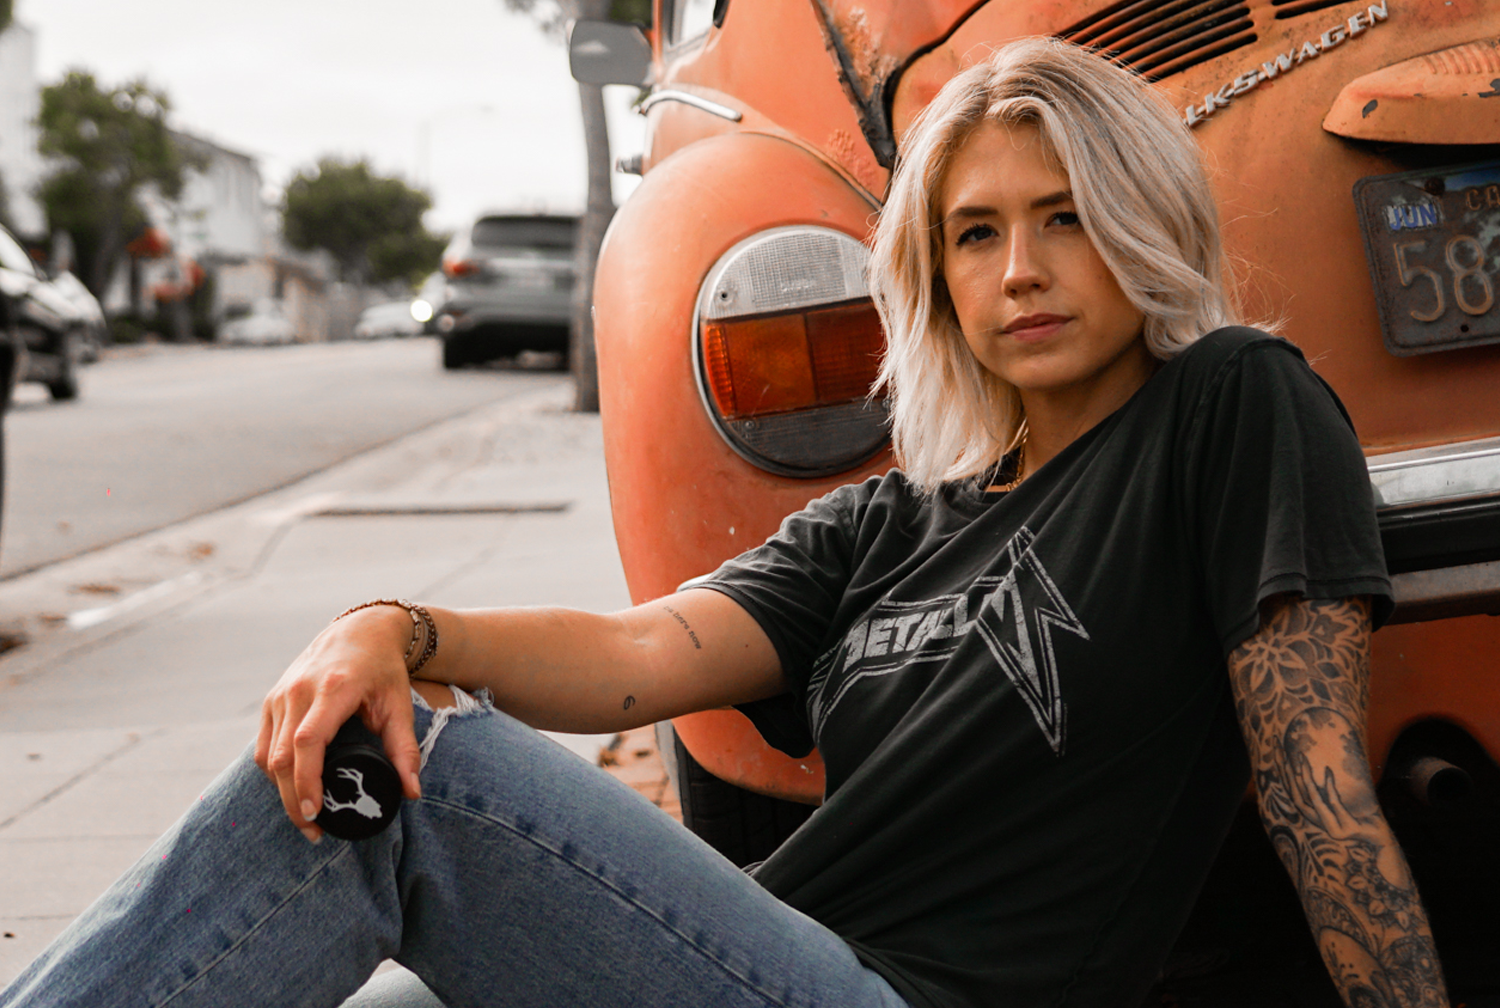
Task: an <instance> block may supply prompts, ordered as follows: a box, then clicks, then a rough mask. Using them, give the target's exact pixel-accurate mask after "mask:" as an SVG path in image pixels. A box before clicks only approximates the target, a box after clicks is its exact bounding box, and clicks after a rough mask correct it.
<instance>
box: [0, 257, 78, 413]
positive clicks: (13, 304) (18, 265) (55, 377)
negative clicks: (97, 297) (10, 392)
mask: <svg viewBox="0 0 1500 1008" xmlns="http://www.w3.org/2000/svg"><path fill="white" fill-rule="evenodd" d="M0 313H3V316H4V318H3V322H0V325H3V327H4V330H5V333H6V334H7V338H8V340H9V342H10V344H11V356H12V360H13V369H14V371H13V378H12V382H16V381H34V382H41V383H42V384H44V385H46V386H47V391H48V392H49V393H50V394H51V396H52V398H53V399H59V400H62V399H73V398H76V397H77V395H78V370H79V364H80V363H81V361H80V356H81V347H82V344H83V342H84V340H85V338H86V333H87V326H88V323H87V322H86V321H85V320H84V319H83V318H82V317H81V316H80V314H79V311H78V309H77V308H76V307H75V306H74V304H73V303H72V302H71V301H69V299H68V298H67V297H66V296H65V295H64V294H63V293H61V292H60V291H58V290H57V289H56V287H55V286H54V285H53V284H52V282H51V281H50V280H49V279H48V278H47V277H46V276H44V275H43V274H42V273H41V271H40V270H38V269H37V266H36V263H35V262H34V261H32V258H31V256H30V255H28V254H27V252H26V250H25V249H24V248H23V247H22V246H21V243H20V242H18V241H17V240H16V239H15V237H14V236H13V235H12V234H11V233H10V232H9V231H7V230H5V229H4V228H3V227H0Z"/></svg>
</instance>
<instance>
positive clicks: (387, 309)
mask: <svg viewBox="0 0 1500 1008" xmlns="http://www.w3.org/2000/svg"><path fill="white" fill-rule="evenodd" d="M421 331H422V323H421V322H419V321H417V318H416V316H415V314H414V313H413V305H412V302H410V301H386V302H384V303H382V304H375V305H371V306H370V307H368V308H366V309H365V310H364V311H362V312H360V313H359V321H357V322H355V323H354V338H355V339H385V338H388V337H392V336H415V335H417V334H418V333H420V332H421Z"/></svg>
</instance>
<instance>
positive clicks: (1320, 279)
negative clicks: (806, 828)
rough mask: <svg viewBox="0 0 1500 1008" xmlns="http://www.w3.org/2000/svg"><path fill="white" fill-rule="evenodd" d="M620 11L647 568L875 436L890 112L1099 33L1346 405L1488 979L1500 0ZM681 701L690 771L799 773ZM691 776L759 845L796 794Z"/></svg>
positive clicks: (1430, 885) (619, 234) (623, 293)
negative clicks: (633, 74) (963, 77)
mask: <svg viewBox="0 0 1500 1008" xmlns="http://www.w3.org/2000/svg"><path fill="white" fill-rule="evenodd" d="M617 27H618V26H617ZM630 30H632V31H633V30H634V29H630ZM640 34H641V37H643V38H644V39H645V42H648V43H649V50H646V49H645V48H644V45H645V42H643V43H641V44H642V46H643V48H642V50H641V52H642V55H641V59H642V60H644V61H649V71H648V81H647V84H646V87H647V91H646V95H645V98H644V101H643V102H642V103H641V105H640V108H641V110H642V111H643V113H644V114H645V116H646V117H647V119H648V124H647V133H646V136H647V139H646V145H645V149H644V151H643V152H642V153H641V155H640V158H639V162H638V164H637V165H635V166H634V167H635V168H636V170H639V171H640V172H641V173H642V174H643V181H642V182H641V184H640V186H639V187H638V189H637V190H636V191H635V192H634V194H633V195H632V196H631V198H630V199H629V200H628V201H627V202H626V203H625V205H624V206H623V207H622V208H621V210H620V211H619V212H618V214H617V215H616V217H615V219H614V222H613V224H612V226H611V228H610V230H609V233H608V235H607V237H606V240H605V244H604V248H603V251H602V253H601V257H600V262H599V269H598V276H597V279H596V287H595V294H594V300H595V306H596V308H595V310H596V338H597V342H598V359H599V375H600V399H601V409H602V413H603V415H604V420H605V438H606V453H607V461H608V467H609V478H610V487H611V496H612V506H613V511H614V521H615V527H616V532H617V537H618V541H619V547H620V552H621V556H622V559H623V562H624V566H625V572H626V576H627V579H628V582H629V585H630V590H631V593H632V595H633V597H634V598H635V600H636V601H638V602H639V601H644V600H647V599H650V598H653V597H657V596H661V595H664V594H667V593H669V592H671V591H673V590H674V589H675V588H676V587H677V586H678V585H680V584H681V583H683V582H684V581H686V580H688V579H690V578H692V577H694V576H696V575H700V574H703V573H705V572H707V571H710V570H712V569H713V568H714V567H716V566H717V565H718V564H719V563H720V562H721V561H722V560H724V559H725V558H728V557H731V556H734V555H736V554H738V553H739V552H741V551H743V550H745V549H747V548H750V547H752V546H755V545H757V544H758V543H760V542H761V541H762V540H763V539H764V538H765V537H766V536H767V535H769V534H770V533H771V532H773V531H774V530H775V529H776V527H777V525H778V523H779V522H780V520H781V518H782V517H783V516H784V515H785V514H787V513H789V512H791V511H793V510H796V509H798V508H800V507H802V506H803V505H804V504H805V503H806V502H807V501H808V500H810V499H812V498H814V497H816V496H819V495H821V494H823V493H826V492H827V491H829V490H831V489H832V488H833V487H835V486H837V485H840V484H842V483H847V482H852V481H856V480H859V479H862V478H864V477H865V476H867V475H869V474H872V473H876V472H879V471H882V470H884V469H886V468H888V467H889V466H890V465H891V458H890V456H889V453H888V450H887V447H886V442H885V441H884V439H883V436H882V433H881V427H880V424H881V421H882V420H883V410H882V408H881V405H880V404H879V403H878V402H875V403H871V402H868V401H867V400H866V399H865V394H866V392H867V391H868V388H869V384H870V380H871V378H872V377H873V375H874V361H875V358H876V356H877V355H878V353H879V350H880V346H881V337H880V333H879V324H878V320H877V319H876V317H875V314H874V312H873V309H872V307H871V305H870V302H869V299H868V296H867V293H866V291H865V289H864V287H863V280H862V278H861V275H860V269H861V267H862V264H863V258H862V257H863V255H864V245H863V243H864V242H866V241H867V240H868V238H869V236H870V234H871V230H872V226H873V223H874V221H875V220H876V218H877V215H878V214H879V212H880V207H881V201H882V195H883V193H884V190H885V187H886V185H887V182H888V180H889V177H890V171H891V168H892V165H893V163H894V158H895V156H896V152H897V151H898V150H899V148H900V142H901V137H902V134H903V132H904V131H905V130H906V128H907V127H908V126H909V125H910V123H911V122H912V120H913V117H914V116H915V115H916V114H917V113H918V112H919V111H920V110H921V109H922V108H923V107H924V106H925V105H926V104H927V102H928V101H930V100H931V98H932V97H933V95H934V94H935V93H936V91H937V90H938V89H939V88H940V87H941V86H942V84H943V83H944V82H945V81H946V80H948V79H949V78H950V77H951V76H952V75H953V74H954V73H955V72H956V71H957V70H959V69H960V68H962V67H964V66H966V65H969V64H970V63H972V62H974V61H975V60H977V59H981V58H983V56H984V55H985V53H986V52H987V51H988V49H989V48H990V47H991V46H993V45H994V44H996V43H1000V42H1003V41H1005V40H1007V39H1011V38H1015V37H1019V36H1027V35H1057V36H1061V37H1064V38H1068V39H1071V40H1073V41H1075V42H1077V43H1079V44H1082V45H1087V46H1091V47H1095V48H1097V49H1100V50H1102V51H1105V52H1108V53H1109V54H1111V56H1112V58H1113V59H1115V60H1117V61H1118V62H1120V63H1122V64H1124V65H1125V66H1127V67H1130V68H1131V69H1133V70H1135V71H1136V72H1138V73H1140V74H1143V75H1145V76H1146V77H1148V78H1149V79H1151V80H1152V81H1154V82H1155V83H1156V86H1158V87H1159V88H1161V89H1162V91H1163V92H1164V93H1165V94H1166V96H1167V97H1168V98H1169V99H1170V101H1171V102H1172V104H1173V105H1174V106H1175V107H1176V108H1178V109H1180V110H1181V112H1182V116H1183V119H1184V121H1185V122H1186V123H1187V124H1188V125H1190V126H1191V127H1192V129H1193V131H1194V133H1195V135H1196V136H1197V138H1198V139H1199V141H1200V143H1201V146H1202V149H1203V151H1204V155H1205V158H1206V162H1207V164H1208V166H1209V169H1210V172H1211V176H1212V180H1213V184H1214V186H1215V189H1216V193H1217V197H1218V200H1219V203H1220V207H1221V212H1222V217H1223V220H1224V228H1225V236H1226V241H1227V244H1228V247H1229V251H1230V253H1231V255H1232V256H1233V257H1234V258H1235V260H1236V261H1237V262H1238V263H1239V264H1240V265H1241V267H1242V274H1243V283H1242V288H1243V289H1242V293H1243V296H1244V300H1245V302H1246V304H1247V308H1248V314H1249V317H1252V318H1272V317H1274V318H1283V319H1285V325H1284V329H1283V333H1284V335H1286V336H1287V337H1288V338H1290V339H1291V340H1292V341H1293V342H1295V343H1296V344H1298V345H1299V346H1300V347H1301V348H1302V349H1303V350H1304V351H1305V353H1306V355H1307V357H1308V358H1309V360H1311V361H1312V362H1313V363H1314V366H1315V367H1316V369H1317V370H1318V372H1319V373H1320V374H1321V375H1322V376H1323V377H1324V378H1325V379H1326V380H1327V381H1329V382H1330V383H1331V384H1332V385H1333V387H1334V388H1335V389H1336V390H1337V391H1338V393H1339V395H1340V396H1341V397H1342V399H1343V401H1344V403H1345V404H1346V406H1347V408H1348V410H1349V412H1350V414H1351V415H1352V417H1353V419H1354V421H1355V424H1356V426H1357V428H1358V431H1359V434H1360V437H1361V441H1362V443H1363V445H1364V448H1365V451H1366V453H1367V456H1368V460H1369V468H1370V474H1371V479H1372V482H1373V484H1374V487H1375V490H1376V495H1377V500H1378V502H1379V506H1380V520H1381V526H1382V533H1383V536H1384V540H1385V544H1386V549H1387V554H1388V562H1389V564H1390V567H1391V570H1392V572H1393V574H1394V579H1395V584H1396V590H1397V593H1398V597H1399V607H1398V611H1397V614H1396V617H1395V619H1394V622H1393V623H1392V625H1390V626H1388V627H1386V628H1385V629H1383V630H1381V631H1380V632H1379V633H1378V634H1377V635H1376V636H1375V639H1374V653H1373V661H1374V681H1373V696H1372V708H1371V719H1370V752H1371V755H1372V758H1373V760H1374V762H1375V763H1376V766H1377V770H1378V772H1379V773H1380V775H1381V780H1382V784H1381V786H1382V794H1383V795H1384V796H1385V797H1386V798H1387V801H1388V812H1389V813H1390V815H1391V817H1392V819H1393V821H1394V822H1395V823H1396V825H1397V828H1398V832H1401V834H1402V839H1403V842H1404V843H1405V844H1406V845H1407V846H1408V849H1409V851H1410V852H1411V855H1412V858H1413V861H1414V863H1416V865H1417V868H1418V877H1419V880H1420V881H1421V882H1422V883H1423V885H1424V887H1425V888H1427V889H1430V890H1434V895H1433V896H1430V897H1429V898H1430V899H1431V900H1433V901H1434V902H1435V904H1436V905H1435V907H1434V917H1435V920H1436V921H1437V924H1438V926H1439V939H1440V945H1442V946H1443V947H1444V949H1445V951H1444V955H1445V958H1449V959H1450V967H1449V968H1450V970H1454V969H1457V970H1458V971H1459V973H1460V974H1461V976H1459V978H1458V980H1459V982H1460V984H1462V983H1468V984H1469V988H1468V989H1469V990H1471V991H1475V990H1479V989H1481V988H1484V989H1493V987H1494V985H1500V978H1497V976H1496V971H1495V969H1494V967H1493V966H1490V967H1486V966H1485V965H1484V964H1483V960H1486V959H1489V960H1494V959H1500V956H1496V955H1495V952H1494V949H1495V947H1496V946H1495V945H1494V944H1489V945H1488V952H1487V953H1471V952H1469V951H1466V949H1467V947H1468V946H1464V947H1460V945H1461V944H1462V941H1463V940H1466V938H1465V936H1467V937H1468V938H1472V937H1473V935H1474V928H1475V927H1476V926H1477V925H1475V924H1474V922H1473V921H1472V920H1471V919H1470V918H1469V917H1468V916H1465V914H1466V912H1467V911H1466V910H1465V908H1469V909H1473V906H1474V905H1476V904H1477V903H1478V902H1481V901H1484V900H1493V899H1495V898H1497V897H1500V886H1497V874H1496V867H1495V866H1496V864H1497V855H1500V848H1496V847H1495V846H1493V844H1494V843H1495V842H1496V841H1497V839H1500V832H1497V828H1496V822H1497V821H1500V773H1497V770H1496V759H1497V757H1500V675H1497V674H1496V665H1497V662H1500V618H1496V616H1495V615H1493V614H1494V613H1497V612H1500V303H1497V294H1496V287H1497V285H1500V0H1378V2H1370V0H1350V2H1334V0H1162V2H1146V0H1124V2H1090V0H989V2H982V0H981V2H975V0H921V2H898V0H757V2H755V3H749V2H745V0H730V2H725V0H719V2H717V3H713V4H705V3H697V2H686V0H684V2H674V0H657V3H656V11H655V19H654V23H653V25H652V26H650V27H649V28H648V29H646V30H644V31H643V32H641V33H640ZM606 47H607V46H606ZM577 48H578V47H577V46H576V45H575V50H576V49H577ZM618 48H619V46H618V45H616V49H618ZM577 58H579V57H578V54H577V52H576V51H575V60H576V59H577ZM575 73H577V71H576V70H575ZM582 76H583V75H581V74H580V77H581V78H582ZM616 82H618V83H631V81H616ZM674 734H675V736H676V739H675V740H673V745H674V746H675V747H676V752H677V754H678V755H679V756H680V757H681V760H682V762H683V764H685V765H686V766H687V768H688V769H689V770H692V771H694V772H697V771H699V770H706V771H707V773H708V774H711V775H712V777H711V778H709V783H710V784H714V783H717V782H718V781H722V782H726V786H727V785H733V787H734V788H738V789H744V791H745V792H751V793H754V795H757V796H770V798H768V799H767V800H768V801H772V800H779V801H780V802H783V803H816V801H817V800H818V797H819V795H820V792H821V787H822V776H821V766H820V764H819V763H818V761H817V759H816V754H814V756H813V757H811V758H809V759H805V760H796V759H791V758H788V757H785V756H783V755H781V754H779V753H777V752H775V751H773V750H771V749H769V748H768V747H766V746H765V745H764V744H763V743H762V742H761V740H760V739H759V737H758V736H757V734H756V733H755V731H754V729H753V728H751V726H750V724H749V722H748V721H747V720H746V719H745V718H743V717H742V716H741V715H739V714H738V713H736V712H733V711H711V712H706V713H702V714H698V715H694V716H692V717H687V718H681V719H678V720H677V721H676V722H675V724H674ZM678 771H679V781H680V782H681V781H682V780H683V778H684V775H685V771H684V766H683V765H679V767H678ZM680 786H682V787H683V788H684V801H685V808H684V813H685V816H686V817H687V819H688V821H689V822H690V823H694V822H695V820H696V822H697V824H698V825H699V826H700V827H701V831H702V832H705V834H706V835H709V836H710V839H713V840H715V842H720V843H722V844H723V845H724V846H725V847H726V848H727V847H731V846H733V844H732V843H731V842H730V841H729V840H727V839H726V836H725V833H724V831H725V828H726V827H725V820H742V819H744V818H745V817H746V816H747V815H756V816H760V817H761V818H764V819H767V822H765V823H762V824H760V825H754V824H747V823H743V822H741V823H738V824H737V825H735V826H734V827H733V828H736V829H738V828H742V827H743V828H744V829H745V830H746V831H748V832H749V833H754V832H755V831H757V830H759V832H760V834H764V835H763V836H762V837H761V839H760V840H758V841H755V843H761V844H762V846H763V844H764V843H771V842H774V841H775V839H777V838H778V837H777V834H778V833H780V832H784V830H785V829H786V828H790V826H791V825H795V822H796V821H797V815H796V813H795V805H794V804H778V805H774V806H773V810H772V812H765V811H764V810H762V811H761V812H756V813H747V812H745V811H744V810H743V809H742V808H741V806H740V805H737V804H735V803H734V802H733V801H729V799H728V798H727V797H726V796H725V795H723V794H718V795H716V794H715V793H714V791H713V788H712V787H709V789H708V790H707V791H705V792H704V794H703V795H696V796H695V795H694V794H692V793H690V791H691V789H690V788H689V787H688V785H686V784H681V783H680ZM742 797H743V796H742ZM721 799H722V800H721ZM745 800H746V801H750V802H752V803H753V801H755V800H758V799H751V798H746V799H745ZM747 807H748V806H747ZM787 809H791V810H792V811H791V812H787ZM778 817H781V818H778ZM715 831H718V833H717V835H716V833H715ZM747 835H748V833H747ZM752 846H754V843H752ZM756 853H757V851H756V850H751V849H749V848H744V849H740V850H738V854H739V855H740V857H741V859H742V860H744V859H748V858H750V857H753V856H755V854H756ZM760 853H763V850H761V851H760ZM1211 888H1212V884H1211ZM1437 890H1443V891H1442V892H1436V891H1437ZM1205 912H1210V911H1205ZM1491 916H1493V914H1491ZM1494 940H1495V932H1494V929H1493V928H1491V929H1490V931H1488V932H1486V937H1484V938H1482V939H1479V940H1478V944H1479V946H1480V947H1481V948H1483V947H1484V944H1485V943H1493V942H1494ZM1470 944H1474V942H1471V943H1470ZM1466 957H1467V958H1466ZM1471 960H1472V961H1471ZM1455 964H1456V965H1455ZM1485 985H1491V987H1488V988H1486V987H1485ZM1471 1003H1472V1002H1471Z"/></svg>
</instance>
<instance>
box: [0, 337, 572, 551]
mask: <svg viewBox="0 0 1500 1008" xmlns="http://www.w3.org/2000/svg"><path fill="white" fill-rule="evenodd" d="M82 377H83V391H82V394H81V395H80V396H79V397H78V399H76V400H73V401H71V402H63V403H58V402H52V401H51V400H50V399H48V398H47V393H46V390H45V389H44V388H43V387H42V386H40V385H22V386H20V387H19V388H18V389H17V390H16V401H15V403H14V405H13V407H12V409H11V412H10V414H9V415H8V416H7V417H6V420H5V435H6V442H7V444H6V448H7V451H6V461H7V470H6V502H5V512H4V524H3V526H0V578H4V577H10V576H13V575H15V574H17V573H20V572H22V571H26V570H31V569H35V568H37V567H39V566H42V565H44V564H48V563H55V562H56V561H58V560H61V559H64V558H66V557H69V556H74V555H77V554H80V553H83V552H86V551H88V550H92V549H98V548H99V547H101V546H105V545H108V544H110V543H113V542H118V541H120V540H123V539H126V538H128V537H130V536H134V535H139V534H141V533H142V532H146V531H150V530H151V529H156V528H162V527H165V526H167V525H170V524H172V523H174V522H180V521H183V520H185V519H187V518H191V517H193V516H195V515H200V514H205V513H207V512H210V511H213V510H215V509H218V508H222V507H225V506H227V505H229V504H233V503H235V502H237V501H241V500H248V499H250V498H252V497H254V496H256V495H258V494H262V493H265V492H266V491H268V490H273V489H276V488H278V487H281V486H285V485H287V484H289V483H292V482H294V481H296V480H298V479H301V478H303V477H305V476H308V475H310V474H312V473H315V472H319V471H321V470H323V469H326V468H327V467H328V466H330V465H333V464H335V463H337V462H340V461H342V460H343V459H346V458H349V457H351V456H353V455H356V454H358V453H360V452H363V451H368V450H369V449H371V448H374V447H376V446H378V445H381V444H385V443H387V442H389V441H391V440H392V439H394V438H398V437H402V436H404V435H406V434H409V433H411V432H412V431H415V430H419V429H421V428H422V427H425V426H427V425H429V424H432V423H435V422H437V421H440V420H443V419H446V418H448V417H452V416H456V415H458V414H460V413H464V412H467V411H468V410H471V409H474V408H475V407H477V406H480V405H482V404H484V403H489V402H496V401H499V400H502V399H505V398H509V397H512V396H515V395H518V394H521V393H523V392H525V391H527V390H528V389H532V388H535V387H537V386H538V385H541V384H549V383H550V384H557V383H559V382H562V381H565V380H566V379H565V376H563V375H560V374H558V373H556V372H548V371H544V370H527V369H517V368H511V369H509V370H496V369H485V370H467V371H444V370H443V369H442V368H441V367H440V366H439V364H438V346H437V343H436V341H434V340H430V339H412V340H383V341H379V342H371V343H354V342H343V343H314V344H302V345H295V346H267V347H225V346H217V345H210V344H203V345H192V346H177V345H171V344H156V345H145V346H139V347H121V348H113V349H112V350H111V351H110V353H109V356H108V357H107V358H106V359H105V360H103V361H101V362H100V363H98V364H96V365H92V366H90V367H88V368H86V369H84V372H83V376H82Z"/></svg>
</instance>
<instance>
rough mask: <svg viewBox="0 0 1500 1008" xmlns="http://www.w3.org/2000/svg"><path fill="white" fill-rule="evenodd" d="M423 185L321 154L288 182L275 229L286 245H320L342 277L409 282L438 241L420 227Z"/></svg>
mask: <svg viewBox="0 0 1500 1008" xmlns="http://www.w3.org/2000/svg"><path fill="white" fill-rule="evenodd" d="M431 206H432V197H431V196H429V195H428V194H427V192H426V191H425V190H422V189H414V188H412V187H411V186H409V185H407V184H406V183H405V182H403V181H402V180H401V179H397V178H387V177H384V176H380V175H376V174H375V173H374V172H373V171H372V170H371V169H370V165H369V162H367V161H365V160H363V159H361V160H358V161H352V162H351V161H341V160H339V159H337V158H324V159H323V160H321V161H319V162H318V166H317V168H316V169H314V170H312V171H310V172H309V171H302V172H299V173H297V175H296V177H294V178H293V179H292V181H291V182H290V183H288V185H287V187H286V193H285V195H284V196H283V198H282V207H281V213H282V230H283V232H284V234H285V235H286V240H287V242H288V243H289V244H290V245H291V246H292V247H293V248H299V249H303V250H310V249H324V250H326V251H327V252H328V253H329V254H330V255H332V256H333V258H334V261H335V262H336V263H338V267H339V272H340V274H341V276H342V278H343V279H345V280H350V281H355V282H368V283H384V282H386V281H388V280H406V281H408V282H415V281H417V280H419V279H420V278H421V277H422V276H425V275H426V274H428V273H431V272H432V271H433V270H435V269H436V268H437V265H438V260H439V258H440V257H441V255H442V251H443V246H444V245H445V244H446V241H445V239H443V238H442V237H440V236H436V235H432V234H430V233H428V231H427V228H426V227H425V226H423V224H422V214H423V213H425V212H426V211H427V210H428V208H430V207H431Z"/></svg>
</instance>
